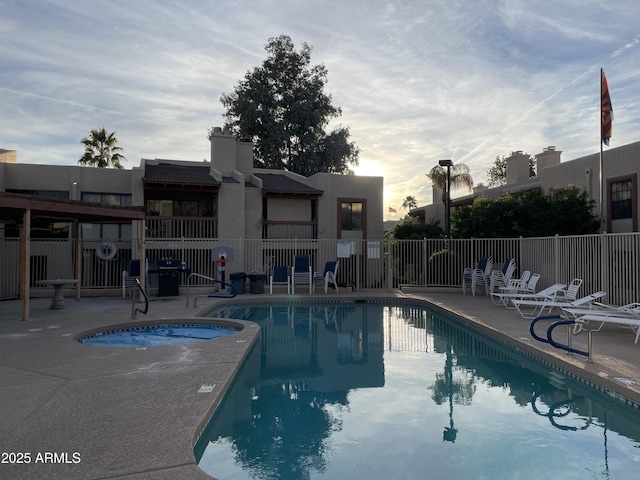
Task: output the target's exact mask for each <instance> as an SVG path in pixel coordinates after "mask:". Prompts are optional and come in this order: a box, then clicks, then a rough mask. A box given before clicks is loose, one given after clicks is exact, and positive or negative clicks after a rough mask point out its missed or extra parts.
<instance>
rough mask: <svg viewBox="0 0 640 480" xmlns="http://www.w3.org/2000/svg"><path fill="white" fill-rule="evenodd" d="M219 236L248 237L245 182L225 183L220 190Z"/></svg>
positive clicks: (226, 237) (230, 237) (228, 237)
mask: <svg viewBox="0 0 640 480" xmlns="http://www.w3.org/2000/svg"><path fill="white" fill-rule="evenodd" d="M218 238H220V239H239V238H246V237H245V187H244V183H240V182H235V183H223V184H222V186H221V188H220V191H219V192H218Z"/></svg>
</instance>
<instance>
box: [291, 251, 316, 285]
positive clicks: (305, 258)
mask: <svg viewBox="0 0 640 480" xmlns="http://www.w3.org/2000/svg"><path fill="white" fill-rule="evenodd" d="M296 285H309V293H311V292H312V289H313V280H312V275H311V261H310V259H309V255H296V257H295V258H294V260H293V269H292V271H291V292H292V293H296Z"/></svg>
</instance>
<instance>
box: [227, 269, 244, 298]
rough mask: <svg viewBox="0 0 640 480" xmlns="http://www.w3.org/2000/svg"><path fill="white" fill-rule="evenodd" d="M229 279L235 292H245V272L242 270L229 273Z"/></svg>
mask: <svg viewBox="0 0 640 480" xmlns="http://www.w3.org/2000/svg"><path fill="white" fill-rule="evenodd" d="M229 281H230V282H231V285H233V287H234V288H235V289H236V293H237V294H241V293H246V283H247V274H246V273H244V272H235V273H231V274H229Z"/></svg>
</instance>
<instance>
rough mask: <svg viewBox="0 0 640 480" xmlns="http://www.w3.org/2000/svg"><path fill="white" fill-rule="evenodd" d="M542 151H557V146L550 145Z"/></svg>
mask: <svg viewBox="0 0 640 480" xmlns="http://www.w3.org/2000/svg"><path fill="white" fill-rule="evenodd" d="M542 151H543V152H555V151H556V146H555V145H549V146H548V147H546V148H544V149H543V150H542Z"/></svg>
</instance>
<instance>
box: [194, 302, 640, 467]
mask: <svg viewBox="0 0 640 480" xmlns="http://www.w3.org/2000/svg"><path fill="white" fill-rule="evenodd" d="M210 314H211V316H216V317H225V318H240V319H245V320H252V321H256V322H258V323H260V325H261V327H262V328H261V339H260V342H259V343H258V344H257V345H256V346H255V348H254V349H253V350H252V352H251V354H250V356H249V358H248V359H247V361H246V362H245V364H244V365H243V367H242V370H241V372H240V374H239V376H238V377H237V378H236V380H235V382H234V384H233V385H232V387H231V389H230V390H229V392H228V394H227V395H226V397H225V400H224V401H223V403H222V404H221V406H220V407H219V408H218V409H217V410H216V413H215V414H214V416H213V418H212V420H211V421H210V423H209V425H208V426H207V428H206V429H205V431H204V433H203V434H202V436H201V438H200V440H199V441H198V443H197V444H196V446H195V448H194V453H195V456H196V459H197V462H198V465H199V466H200V468H201V469H202V470H204V471H205V472H206V473H208V474H209V475H212V476H215V477H216V478H219V479H220V480H235V479H292V480H293V479H296V480H299V479H356V478H366V479H385V480H387V479H414V478H415V479H424V478H434V479H455V480H458V479H473V480H478V479H492V480H494V479H536V480H537V479H540V478H558V479H560V478H561V479H563V480H566V479H580V480H583V479H609V480H616V479H636V478H638V471H639V468H640V412H639V411H637V410H636V409H633V408H630V407H626V406H624V405H622V404H621V403H620V402H619V401H617V400H614V399H610V398H608V397H605V396H604V395H602V394H600V393H599V392H597V391H596V390H595V389H592V388H589V387H588V386H587V385H586V384H584V383H582V382H579V381H577V380H574V379H572V378H569V377H567V376H565V375H563V374H562V373H561V372H559V371H557V370H555V369H553V368H552V367H550V366H545V365H543V364H540V363H537V362H534V361H533V360H532V359H531V358H527V357H523V356H519V355H518V354H517V353H516V352H514V351H512V350H510V349H508V348H506V347H505V346H504V345H502V344H501V343H499V342H498V341H494V340H492V339H489V338H484V337H482V336H480V335H478V334H477V333H473V332H472V331H471V329H470V328H469V327H468V326H465V324H463V323H461V322H460V321H459V320H458V319H456V318H454V317H449V316H447V315H444V314H441V313H437V314H436V313H435V312H434V311H430V310H429V309H427V308H424V307H423V306H421V305H406V304H405V305H400V304H387V305H384V304H382V303H374V304H361V303H340V304H317V303H314V304H308V305H299V306H298V305H295V304H291V303H290V304H272V305H269V306H247V305H240V304H237V305H232V306H228V307H224V308H222V307H221V309H219V310H215V311H212V312H210Z"/></svg>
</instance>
